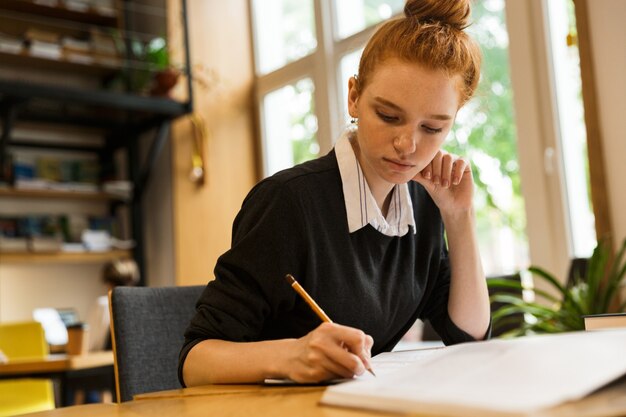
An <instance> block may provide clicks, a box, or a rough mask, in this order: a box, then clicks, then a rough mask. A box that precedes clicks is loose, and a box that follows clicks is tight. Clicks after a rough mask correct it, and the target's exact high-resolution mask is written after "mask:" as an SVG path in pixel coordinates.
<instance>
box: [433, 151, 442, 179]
mask: <svg viewBox="0 0 626 417" xmlns="http://www.w3.org/2000/svg"><path fill="white" fill-rule="evenodd" d="M442 157H443V152H442V151H437V154H436V155H435V157H434V158H433V160H432V161H431V162H430V165H431V167H432V181H433V184H435V185H440V184H441V158H442Z"/></svg>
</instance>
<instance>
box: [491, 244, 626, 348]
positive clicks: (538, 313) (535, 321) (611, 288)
mask: <svg viewBox="0 0 626 417" xmlns="http://www.w3.org/2000/svg"><path fill="white" fill-rule="evenodd" d="M625 253H626V239H625V240H624V242H623V243H622V245H621V248H620V249H619V251H618V252H617V255H616V256H615V257H614V258H613V259H612V260H611V256H610V250H609V248H608V244H607V243H606V242H600V243H598V245H597V246H596V248H595V249H594V251H593V254H592V255H591V258H589V262H588V266H587V271H586V273H584V274H583V275H582V276H577V277H575V279H574V283H573V284H572V285H571V286H564V285H563V284H561V282H559V280H557V279H556V277H555V276H554V275H552V274H550V273H549V272H547V271H545V270H544V269H542V268H539V267H536V266H532V267H530V268H529V269H528V270H529V272H531V273H532V274H533V275H534V276H535V277H537V278H538V279H541V280H543V281H545V282H546V283H548V284H549V285H550V286H552V287H553V288H554V289H556V291H557V294H558V295H557V296H554V295H552V294H551V293H549V292H546V291H543V290H540V289H537V288H534V289H531V288H527V287H525V286H524V285H522V284H521V283H518V282H513V281H508V280H502V279H490V280H488V281H487V284H488V286H489V287H490V288H506V289H509V290H510V289H514V290H519V294H516V295H512V294H497V293H496V294H494V295H493V296H492V297H491V301H495V302H499V303H502V304H503V306H502V307H501V308H499V309H498V310H497V311H495V312H494V313H493V316H492V323H493V326H494V328H497V327H500V326H503V325H505V324H509V323H512V322H514V321H515V320H516V319H517V320H519V319H518V318H517V317H519V314H523V315H524V316H525V317H526V320H524V321H523V322H522V324H521V326H520V327H518V328H516V329H513V330H511V331H508V332H506V333H505V334H504V335H503V337H507V336H508V337H514V336H521V335H525V334H532V333H558V332H565V331H573V330H583V329H584V328H585V324H584V318H583V316H585V315H590V314H603V313H608V312H610V309H611V307H612V306H613V305H614V303H615V302H616V300H618V299H619V298H618V296H619V292H620V289H621V287H622V286H624V285H626V282H625V278H626V259H625V258H624V255H625ZM526 290H532V291H534V293H535V296H536V297H542V298H543V299H544V300H546V301H547V303H546V304H548V305H546V304H543V303H538V302H530V301H526V300H524V297H523V291H526ZM624 309H626V302H623V303H622V304H621V305H620V306H619V308H618V311H620V312H621V311H624ZM516 316H517V317H516Z"/></svg>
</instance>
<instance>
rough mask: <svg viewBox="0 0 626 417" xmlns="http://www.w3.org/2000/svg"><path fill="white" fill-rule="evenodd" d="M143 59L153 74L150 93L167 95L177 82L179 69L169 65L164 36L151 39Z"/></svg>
mask: <svg viewBox="0 0 626 417" xmlns="http://www.w3.org/2000/svg"><path fill="white" fill-rule="evenodd" d="M145 59H146V62H147V63H148V67H149V70H150V71H151V72H152V73H153V74H154V75H153V77H152V85H151V87H150V94H151V95H153V96H167V95H168V94H169V92H170V90H171V89H172V88H174V86H175V85H176V83H177V82H178V77H179V76H180V71H178V70H176V69H174V68H172V67H171V66H170V58H169V51H168V49H167V42H166V41H165V39H164V38H161V37H158V38H154V39H152V40H151V41H150V42H148V44H147V45H146V51H145Z"/></svg>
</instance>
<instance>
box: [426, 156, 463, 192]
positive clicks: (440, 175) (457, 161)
mask: <svg viewBox="0 0 626 417" xmlns="http://www.w3.org/2000/svg"><path fill="white" fill-rule="evenodd" d="M468 167H469V163H468V162H467V161H466V160H465V159H463V158H460V157H458V156H456V155H453V154H450V153H447V152H446V151H442V150H439V151H438V152H437V154H436V155H435V156H434V157H433V159H432V161H431V162H430V163H429V164H428V165H427V166H426V167H425V168H424V169H423V170H422V172H421V175H422V177H423V178H425V179H430V180H431V181H432V183H433V184H434V185H437V186H440V187H442V188H449V187H451V186H453V185H459V184H460V183H461V180H462V179H463V176H464V175H465V173H466V172H467V170H468V169H469V168H468Z"/></svg>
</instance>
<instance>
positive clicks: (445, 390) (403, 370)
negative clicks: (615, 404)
mask: <svg viewBox="0 0 626 417" xmlns="http://www.w3.org/2000/svg"><path fill="white" fill-rule="evenodd" d="M373 364H374V365H373V367H374V370H375V371H376V373H377V374H378V375H379V376H378V377H377V378H374V377H371V376H368V375H364V376H362V377H359V378H358V379H357V380H355V381H350V382H347V383H344V384H340V385H335V386H332V387H329V388H327V389H326V392H325V393H324V395H323V397H322V400H321V402H322V403H323V404H332V405H339V406H348V407H357V408H369V409H377V410H384V411H398V412H418V413H429V414H437V415H442V416H477V415H480V416H496V415H497V416H554V415H559V416H560V415H567V414H561V412H560V411H559V409H561V410H562V409H564V408H565V405H563V404H564V403H567V402H568V401H576V400H579V399H581V398H583V397H585V396H587V395H589V394H590V393H592V392H593V391H595V390H597V389H599V388H601V387H603V386H604V385H606V384H608V383H610V382H612V381H615V380H617V379H619V378H620V377H622V376H624V375H626V330H611V331H599V332H573V333H564V334H559V335H542V336H531V337H523V338H519V339H511V340H499V339H495V340H490V341H486V342H473V343H465V344H461V345H455V346H450V347H446V348H441V349H430V350H426V351H413V352H392V353H387V354H383V355H379V356H377V357H375V358H374V362H373ZM622 385H623V384H622ZM622 388H623V387H622ZM624 393H626V390H624V389H622V391H621V396H620V395H617V394H615V395H617V397H618V398H622V399H621V407H623V408H622V411H625V412H626V395H625V394H624ZM570 411H571V410H570ZM577 415H578V414H577ZM585 415H589V416H592V415H593V416H596V415H619V414H610V413H609V414H602V413H601V412H599V413H598V412H590V413H589V414H585Z"/></svg>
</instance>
